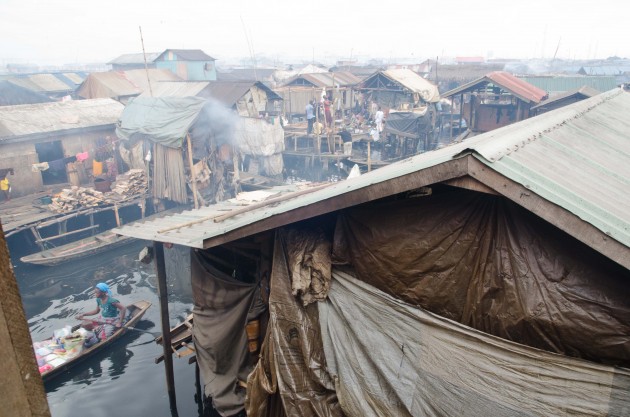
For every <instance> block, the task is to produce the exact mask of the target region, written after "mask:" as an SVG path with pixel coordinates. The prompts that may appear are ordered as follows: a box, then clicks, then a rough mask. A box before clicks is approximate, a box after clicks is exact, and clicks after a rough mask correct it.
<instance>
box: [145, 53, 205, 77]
mask: <svg viewBox="0 0 630 417" xmlns="http://www.w3.org/2000/svg"><path fill="white" fill-rule="evenodd" d="M215 61H216V59H214V58H212V57H211V56H209V55H207V54H206V53H205V52H203V51H202V50H201V49H167V50H165V51H164V52H162V53H161V54H160V55H159V56H158V57H157V58H155V60H154V61H153V62H154V63H155V67H156V68H158V69H167V70H170V71H171V72H173V74H177V75H178V76H179V77H181V78H182V79H184V80H188V81H216V79H217V67H216V65H215Z"/></svg>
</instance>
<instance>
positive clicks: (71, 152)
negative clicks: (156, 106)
mask: <svg viewBox="0 0 630 417" xmlns="http://www.w3.org/2000/svg"><path fill="white" fill-rule="evenodd" d="M122 111H123V105H122V104H120V103H118V102H117V101H114V100H112V99H109V98H105V99H95V100H77V101H67V102H54V103H37V104H24V105H17V106H2V107H0V147H1V149H2V155H0V168H14V172H15V175H14V176H12V177H11V178H10V180H11V183H12V194H13V195H14V196H16V197H19V196H24V195H28V194H33V193H35V192H37V191H40V190H42V189H43V188H44V187H46V186H50V185H55V184H62V183H71V184H72V185H77V186H79V185H82V184H87V183H89V182H90V181H91V179H90V174H91V173H92V161H93V159H94V156H95V152H96V150H97V149H98V148H99V146H100V143H101V142H102V141H103V140H104V139H105V138H106V137H107V136H114V132H115V127H116V122H117V121H118V118H119V117H120V114H121V113H122ZM86 153H87V155H86ZM77 154H80V155H81V156H80V157H79V158H77V157H76V155H77ZM83 156H85V158H83Z"/></svg>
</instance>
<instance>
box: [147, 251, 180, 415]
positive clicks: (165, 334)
mask: <svg viewBox="0 0 630 417" xmlns="http://www.w3.org/2000/svg"><path fill="white" fill-rule="evenodd" d="M153 253H154V254H155V269H156V271H157V280H158V299H159V300H160V317H161V318H162V347H163V348H164V370H165V372H166V389H167V391H168V402H169V404H170V407H171V414H172V415H173V416H175V417H176V416H177V401H176V399H175V378H174V376H173V350H172V347H171V323H170V320H169V315H168V293H167V291H168V288H167V286H166V264H165V262H164V244H163V243H162V242H157V241H154V242H153Z"/></svg>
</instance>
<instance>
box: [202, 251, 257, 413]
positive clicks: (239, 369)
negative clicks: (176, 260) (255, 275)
mask: <svg viewBox="0 0 630 417" xmlns="http://www.w3.org/2000/svg"><path fill="white" fill-rule="evenodd" d="M190 258H191V261H190V262H191V281H192V289H193V302H194V308H193V315H194V316H193V320H194V323H195V326H194V327H193V340H194V342H195V349H196V351H197V361H198V363H199V370H200V373H201V379H202V381H203V384H204V394H205V395H206V396H208V397H211V398H212V402H213V405H214V407H215V408H216V409H217V411H218V412H219V413H220V414H221V415H222V416H231V415H234V414H236V413H238V412H239V411H241V410H242V409H243V404H244V402H245V390H244V389H242V388H240V387H239V385H238V380H241V381H245V380H246V379H247V374H248V373H249V371H250V368H249V367H248V366H247V358H248V356H247V355H248V353H247V334H246V333H245V325H246V323H247V319H248V312H250V307H251V306H252V304H253V300H254V295H255V294H254V293H255V290H256V288H257V286H256V284H246V283H243V282H240V281H237V280H236V279H234V278H232V277H230V276H228V275H226V274H224V273H222V272H221V271H218V270H217V269H216V268H214V267H213V266H212V265H211V264H210V263H209V262H208V261H207V260H206V259H205V257H204V255H203V252H202V251H198V250H192V251H191V256H190ZM259 313H260V311H258V312H252V314H254V317H255V316H256V315H257V314H259Z"/></svg>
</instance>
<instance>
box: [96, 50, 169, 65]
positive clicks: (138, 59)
mask: <svg viewBox="0 0 630 417" xmlns="http://www.w3.org/2000/svg"><path fill="white" fill-rule="evenodd" d="M161 54H162V53H161V52H147V53H146V62H147V63H151V62H153V60H154V59H155V58H157V57H158V56H160V55H161ZM144 59H145V55H144V54H142V53H137V54H123V55H120V56H119V57H118V58H114V59H112V60H111V61H109V62H108V63H107V64H109V65H113V64H116V65H137V64H142V65H144Z"/></svg>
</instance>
